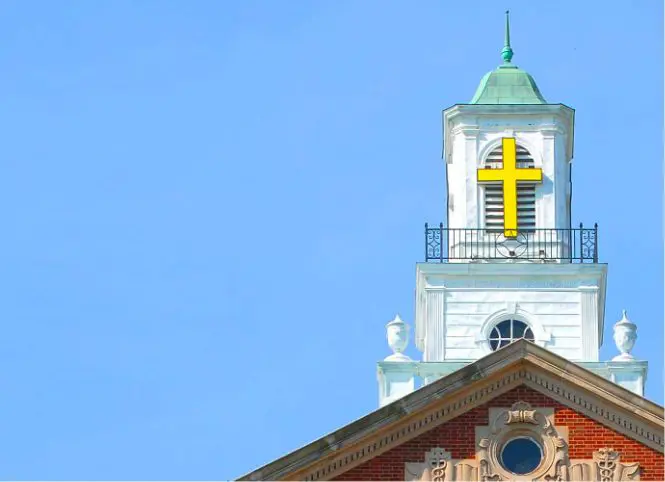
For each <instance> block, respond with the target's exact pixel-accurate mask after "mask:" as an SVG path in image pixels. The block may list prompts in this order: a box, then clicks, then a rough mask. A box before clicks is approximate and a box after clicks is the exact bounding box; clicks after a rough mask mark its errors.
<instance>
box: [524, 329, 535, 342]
mask: <svg viewBox="0 0 665 482" xmlns="http://www.w3.org/2000/svg"><path fill="white" fill-rule="evenodd" d="M524 338H526V339H527V340H529V341H533V332H532V331H531V328H527V329H526V331H525V332H524Z"/></svg>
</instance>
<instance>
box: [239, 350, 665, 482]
mask: <svg viewBox="0 0 665 482" xmlns="http://www.w3.org/2000/svg"><path fill="white" fill-rule="evenodd" d="M519 385H526V386H529V387H531V388H533V389H535V390H537V391H539V392H541V393H544V394H545V395H547V396H548V397H550V398H552V399H553V400H556V401H558V402H560V403H562V404H564V405H566V406H568V407H570V408H572V409H574V410H576V411H578V412H580V413H582V414H584V415H586V416H588V417H589V418H591V419H593V420H595V421H597V422H599V423H601V424H603V425H605V426H607V427H609V428H611V429H613V430H615V431H617V432H619V433H622V434H624V435H626V436H628V437H630V438H632V439H634V440H636V441H638V442H640V443H642V444H644V445H646V446H648V447H651V448H653V449H655V450H657V451H659V452H661V453H662V452H663V451H664V450H663V448H664V447H663V431H664V429H665V424H664V420H663V411H664V409H663V407H661V406H659V405H657V404H655V403H653V402H651V401H649V400H647V399H645V398H643V397H641V396H639V395H636V394H634V393H632V392H630V391H629V390H626V389H625V388H623V387H621V386H619V385H617V384H615V383H613V382H611V381H609V380H606V379H604V378H602V377H600V376H598V375H596V374H594V373H592V372H590V371H588V370H586V369H584V368H582V367H580V366H579V365H577V364H575V363H573V362H570V361H568V360H566V359H564V358H562V357H560V356H558V355H556V354H554V353H552V352H550V351H549V350H547V349H545V348H541V347H539V346H537V345H535V344H533V343H530V342H528V341H526V340H518V341H516V342H514V343H511V344H510V345H508V346H506V347H504V348H502V349H500V350H497V351H496V352H493V353H491V354H489V355H487V356H486V357H484V358H481V359H479V360H477V361H475V362H473V363H471V364H470V365H467V366H466V367H464V368H462V369H460V370H458V371H456V372H454V373H451V374H450V375H447V376H445V377H443V378H441V379H439V380H437V381H435V382H433V383H431V384H429V385H426V386H424V387H422V388H420V389H418V390H416V391H415V392H413V393H411V394H409V395H407V396H405V397H403V398H401V399H399V400H396V401H394V402H392V403H391V404H389V405H386V406H384V407H382V408H380V409H378V410H375V411H374V412H372V413H370V414H368V415H366V416H364V417H362V418H361V419H359V420H356V421H355V422H352V423H350V424H348V425H346V426H344V427H342V428H340V429H338V430H336V431H334V432H332V433H331V434H328V435H326V436H324V437H321V438H320V439H318V440H316V441H314V442H312V443H310V444H307V445H305V446H304V447H302V448H300V449H298V450H295V451H294V452H291V453H290V454H287V455H285V456H283V457H281V458H279V459H277V460H275V461H273V462H271V463H269V464H267V465H264V466H263V467H261V468H259V469H256V470H254V471H252V472H250V473H248V474H246V475H244V476H242V477H240V478H239V479H238V480H280V479H281V480H331V479H332V478H333V477H335V476H337V475H339V474H341V473H343V472H346V471H348V470H350V469H352V468H353V467H355V466H357V465H360V464H361V463H363V462H365V461H367V460H369V459H371V458H374V457H375V456H377V455H379V454H380V453H383V452H385V451H387V450H389V449H391V448H393V447H395V446H397V445H400V444H402V443H404V442H406V441H408V440H410V439H412V438H414V437H416V436H418V435H420V434H421V433H423V432H426V431H428V430H431V429H432V428H434V427H435V426H437V425H440V424H442V423H445V422H447V421H449V420H451V419H453V418H455V417H458V416H459V415H462V414H463V413H465V412H467V411H469V410H471V409H473V408H475V407H476V406H479V405H482V404H484V403H487V402H488V401H489V400H491V399H493V398H495V397H497V396H499V395H501V394H503V393H505V392H507V391H509V390H511V389H513V388H515V387H517V386H519Z"/></svg>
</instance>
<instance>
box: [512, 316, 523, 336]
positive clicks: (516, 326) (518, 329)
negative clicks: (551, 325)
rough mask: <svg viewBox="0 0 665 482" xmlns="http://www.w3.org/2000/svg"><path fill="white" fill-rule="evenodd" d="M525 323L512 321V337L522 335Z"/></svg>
mask: <svg viewBox="0 0 665 482" xmlns="http://www.w3.org/2000/svg"><path fill="white" fill-rule="evenodd" d="M525 328H526V325H525V324H524V323H522V322H521V321H518V320H514V321H513V338H522V337H523V336H524V329H525Z"/></svg>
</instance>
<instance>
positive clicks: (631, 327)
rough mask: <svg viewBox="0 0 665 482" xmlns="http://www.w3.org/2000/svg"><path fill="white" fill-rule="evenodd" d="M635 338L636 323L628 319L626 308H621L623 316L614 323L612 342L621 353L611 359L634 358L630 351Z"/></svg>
mask: <svg viewBox="0 0 665 482" xmlns="http://www.w3.org/2000/svg"><path fill="white" fill-rule="evenodd" d="M635 340H637V325H636V324H635V323H633V322H632V321H630V320H629V319H628V317H627V316H626V310H623V317H622V318H621V319H620V320H619V321H617V322H616V323H615V324H614V343H616V345H617V349H618V350H619V351H620V352H621V354H620V355H617V356H615V357H614V358H612V361H631V360H634V359H635V357H633V355H631V354H630V351H631V350H632V349H633V346H635Z"/></svg>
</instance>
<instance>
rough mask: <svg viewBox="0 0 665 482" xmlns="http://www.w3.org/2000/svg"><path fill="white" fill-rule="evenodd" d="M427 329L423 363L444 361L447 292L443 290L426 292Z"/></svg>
mask: <svg viewBox="0 0 665 482" xmlns="http://www.w3.org/2000/svg"><path fill="white" fill-rule="evenodd" d="M426 293H427V295H426V297H427V301H426V306H427V321H426V324H427V327H426V328H425V330H426V331H425V332H426V335H425V351H424V353H423V361H443V360H444V358H445V335H446V330H445V313H444V308H445V306H444V305H445V291H444V289H443V288H436V289H427V290H426Z"/></svg>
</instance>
